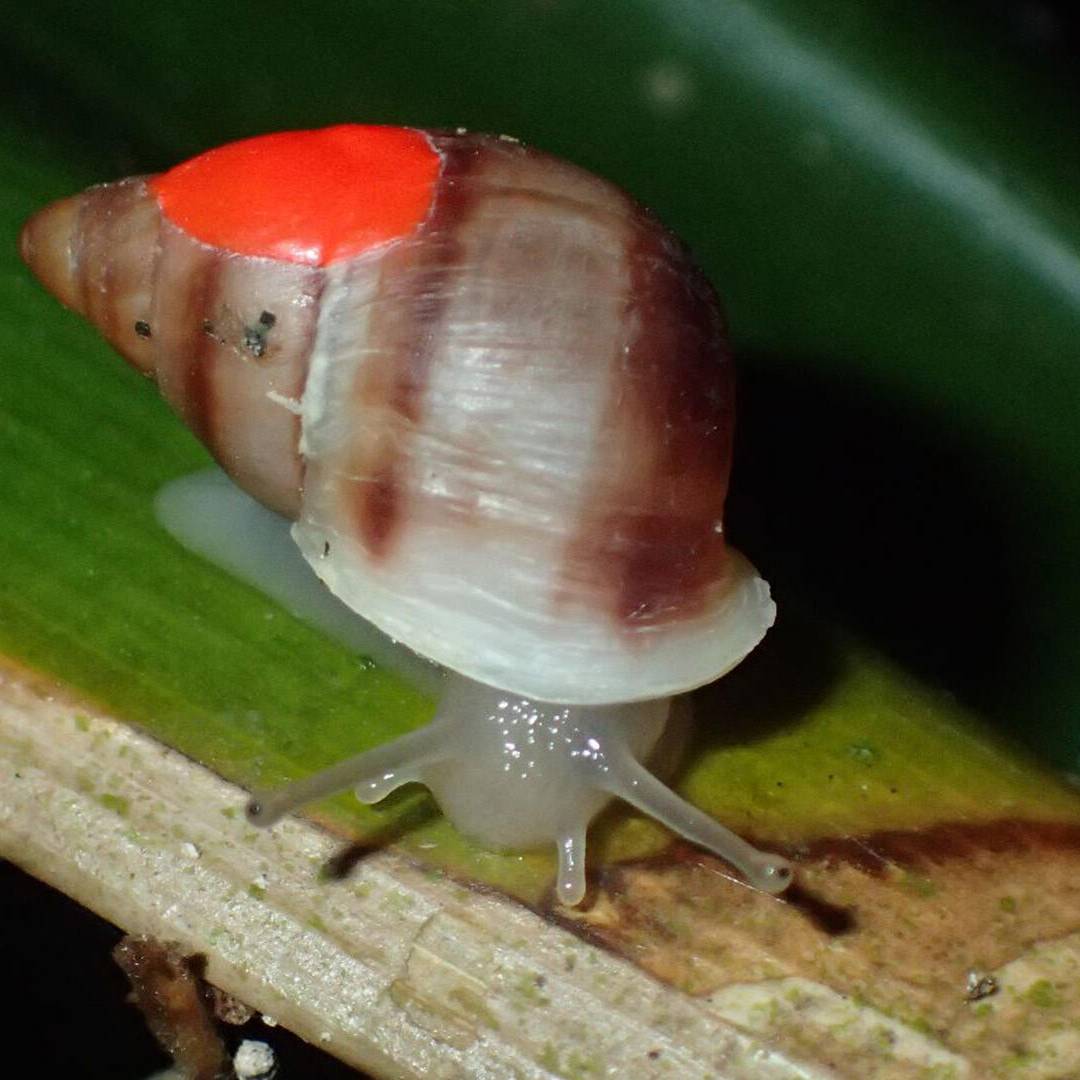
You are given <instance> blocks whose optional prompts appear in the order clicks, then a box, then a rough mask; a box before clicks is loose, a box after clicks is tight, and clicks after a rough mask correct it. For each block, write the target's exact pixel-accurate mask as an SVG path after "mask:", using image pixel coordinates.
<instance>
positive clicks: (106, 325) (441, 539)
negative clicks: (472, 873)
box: [21, 124, 792, 905]
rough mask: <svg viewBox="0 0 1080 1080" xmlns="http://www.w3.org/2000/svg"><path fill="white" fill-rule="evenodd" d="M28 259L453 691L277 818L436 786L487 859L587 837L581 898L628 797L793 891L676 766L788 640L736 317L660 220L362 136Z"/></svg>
mask: <svg viewBox="0 0 1080 1080" xmlns="http://www.w3.org/2000/svg"><path fill="white" fill-rule="evenodd" d="M21 248H22V254H23V258H24V259H25V261H26V262H27V264H28V265H29V267H30V268H31V270H32V271H33V272H34V273H35V275H36V276H37V277H38V278H39V279H40V281H41V282H42V283H43V284H44V285H45V287H46V288H47V289H48V290H49V291H51V292H52V293H53V294H54V295H55V296H56V297H57V298H58V299H59V300H60V301H62V302H63V303H64V304H65V305H67V306H68V307H70V308H73V309H75V310H76V311H77V312H79V313H80V314H82V315H83V316H85V317H86V318H88V319H89V320H90V321H91V322H92V323H93V324H94V325H95V326H96V327H97V328H98V329H99V330H100V331H101V333H102V334H103V335H104V336H105V337H106V338H107V340H108V341H109V342H110V343H111V344H112V345H113V346H114V347H115V348H116V349H117V350H118V351H119V352H120V353H121V354H122V355H123V356H124V358H125V359H126V360H128V361H129V362H130V363H131V364H133V365H134V366H135V367H136V368H137V369H139V370H140V371H142V372H144V373H146V374H147V375H150V376H152V377H153V378H154V379H155V380H156V381H157V384H158V386H159V387H160V389H161V392H162V393H163V395H164V396H165V398H166V399H167V401H168V402H169V403H170V405H171V406H172V407H173V409H174V410H175V411H176V412H177V413H178V414H179V415H180V417H181V418H182V419H183V420H184V421H185V422H186V423H187V425H188V426H189V427H190V428H191V429H192V431H193V432H194V433H195V434H196V435H197V436H198V437H199V438H200V439H201V440H202V441H203V442H204V443H205V445H206V446H207V447H208V449H209V450H210V452H211V454H212V455H213V456H214V457H215V458H216V460H217V461H218V463H219V464H220V465H221V467H222V468H223V469H224V470H225V472H226V473H227V474H228V476H229V477H230V478H231V480H232V481H233V482H234V483H235V484H236V485H237V486H238V487H239V488H241V489H243V491H245V492H247V493H248V494H249V495H250V496H251V497H253V498H254V499H255V500H257V501H258V502H259V503H260V504H262V505H263V506H264V507H267V508H269V510H271V511H274V512H275V513H276V514H279V515H282V516H283V517H284V518H287V519H289V520H291V521H292V522H293V524H292V526H291V535H292V537H293V539H294V540H295V543H296V545H297V546H298V548H299V551H300V553H301V554H302V556H303V558H304V560H306V562H307V563H308V564H309V565H310V566H311V568H312V569H313V570H314V572H315V574H316V575H317V577H318V579H319V580H321V581H322V583H323V584H324V585H325V586H326V587H328V589H329V591H330V592H331V593H332V594H333V595H334V596H335V597H337V598H338V599H339V600H340V601H342V602H343V603H344V604H346V605H347V606H348V607H349V608H350V609H352V610H353V611H355V612H357V613H359V615H361V616H363V617H364V618H366V619H368V620H370V622H372V623H374V624H375V626H377V627H378V628H380V629H381V630H383V631H384V632H385V633H386V634H388V635H389V636H390V637H391V638H394V639H396V640H398V641H400V642H402V643H404V644H405V645H407V646H408V647H409V648H410V649H412V650H414V651H415V652H416V653H418V654H420V655H421V656H422V657H425V658H427V659H429V660H431V661H434V662H435V663H437V664H439V665H441V666H442V668H444V669H445V671H446V676H445V678H444V679H443V690H442V694H441V700H440V702H439V705H438V710H437V712H436V715H435V718H434V719H433V720H432V721H431V722H430V723H429V724H428V725H427V726H425V727H423V728H420V729H419V730H417V731H414V732H412V733H410V734H408V735H405V736H403V737H401V738H399V739H397V740H394V741H392V742H390V743H388V744H386V745H384V746H380V747H376V748H375V749H372V750H368V751H366V752H365V753H363V754H360V755H359V756H358V757H356V758H354V759H352V760H350V761H346V762H343V763H341V764H339V765H336V766H333V767H331V768H330V769H328V770H326V771H325V772H324V773H320V774H318V775H316V776H313V777H311V778H308V779H305V780H301V781H299V782H297V783H295V784H292V785H289V786H287V787H285V788H284V789H281V790H279V791H277V792H273V793H270V794H266V795H258V796H256V797H255V798H254V799H253V801H252V804H251V806H250V807H249V816H250V818H251V819H252V820H253V821H255V822H256V823H259V824H272V823H273V822H274V821H276V820H278V819H279V818H280V817H281V816H283V815H284V814H285V813H287V812H289V811H291V810H293V809H295V808H297V807H299V806H300V805H302V804H304V803H306V802H308V801H311V800H314V799H317V798H321V797H323V796H326V795H328V794H331V793H333V792H335V791H339V790H344V789H346V788H349V787H353V788H355V790H356V793H357V795H358V796H359V798H360V799H361V800H363V801H365V802H375V801H378V800H379V799H381V798H383V797H384V796H385V795H386V794H388V793H389V792H390V791H392V790H394V789H395V788H396V787H398V786H400V785H402V784H405V783H408V782H411V781H420V782H422V783H424V784H426V785H427V786H428V787H429V789H431V791H432V793H433V794H434V796H435V798H436V801H437V802H438V803H439V805H440V807H441V809H442V810H443V811H444V813H446V814H447V816H448V817H449V818H450V820H451V821H452V822H453V823H454V824H455V825H456V826H457V827H458V828H459V829H460V830H461V831H462V832H463V833H464V834H466V835H469V836H471V837H473V838H474V839H476V840H477V841H479V842H480V843H483V844H485V845H487V846H489V847H497V848H507V849H523V848H531V847H537V846H541V845H544V844H549V843H552V842H554V843H555V844H556V846H557V851H558V862H559V870H558V879H557V896H558V898H559V899H560V900H561V901H562V902H564V903H566V904H570V905H573V904H577V903H579V902H580V901H581V899H582V897H583V895H584V893H585V887H586V879H585V833H586V828H587V826H588V823H589V821H590V820H591V819H592V818H593V817H594V816H595V815H596V813H597V812H598V811H599V810H600V809H601V808H602V807H603V806H604V805H605V804H606V803H607V802H608V801H609V800H610V799H611V798H612V797H617V798H620V799H623V800H625V801H627V802H629V803H630V804H632V805H633V806H635V807H637V808H638V809H640V810H641V811H643V812H644V813H646V814H648V815H651V816H652V817H654V818H656V819H657V820H659V821H660V822H662V823H663V824H665V825H666V826H668V827H669V828H671V829H672V830H673V831H675V832H677V833H679V834H681V835H682V836H684V837H686V838H687V839H689V840H691V841H692V842H694V843H696V844H699V845H701V846H702V847H705V848H707V849H709V850H711V851H713V852H715V853H716V854H718V855H720V856H721V857H723V858H724V859H726V860H728V861H729V862H730V863H732V864H733V865H734V866H735V867H736V868H737V869H738V870H739V871H740V872H741V873H742V874H743V876H744V877H745V878H746V879H747V881H748V882H749V883H750V884H751V885H753V886H755V887H757V888H759V889H762V890H765V891H768V892H772V893H779V892H781V891H782V890H783V889H784V888H786V886H787V885H788V884H789V883H790V881H791V879H792V869H791V866H790V864H789V863H788V862H787V861H786V860H785V859H783V858H781V857H780V856H778V855H774V854H771V853H768V852H763V851H759V850H757V849H755V848H754V847H752V846H750V845H749V844H748V843H746V842H745V841H743V840H742V839H741V838H739V837H737V836H736V835H734V834H733V833H732V832H730V831H729V830H727V829H726V828H724V827H723V826H722V825H720V824H719V823H718V822H717V821H715V820H714V819H712V818H711V817H709V816H708V815H706V814H704V813H703V812H701V811H700V810H698V809H696V808H695V807H693V806H692V805H690V804H689V803H687V802H685V801H684V800H682V799H681V798H680V797H679V796H678V795H676V794H675V793H674V792H672V791H671V790H669V789H668V788H667V787H666V786H665V785H664V784H663V783H661V782H660V781H659V780H658V779H657V778H656V777H654V776H653V775H652V773H650V772H649V771H648V770H647V768H646V767H645V764H643V763H644V762H646V761H647V760H648V758H649V756H650V754H651V752H652V751H653V748H654V747H655V746H656V744H657V742H658V740H659V739H660V736H661V734H662V732H663V730H664V727H665V724H666V723H667V721H668V718H669V715H670V713H671V700H672V697H673V696H675V695H680V694H682V693H684V692H686V691H688V690H691V689H693V688H694V687H697V686H700V685H702V684H704V683H707V682H711V681H712V680H714V679H716V678H718V677H719V676H721V675H723V674H724V673H725V672H727V671H728V670H729V669H731V668H732V667H733V666H734V665H735V664H737V663H738V662H739V661H740V660H741V659H742V658H743V657H744V656H745V655H746V654H747V653H749V652H750V651H751V650H752V649H753V648H754V647H755V645H756V644H757V643H758V642H759V641H760V640H761V638H762V637H763V635H764V634H765V632H766V631H767V629H768V628H769V626H770V625H771V624H772V621H773V618H774V606H773V603H772V600H771V599H770V596H769V589H768V586H767V585H766V584H765V582H764V581H762V580H761V578H760V577H759V576H758V575H757V573H756V571H755V570H754V569H753V567H752V566H751V565H750V564H749V562H748V561H747V560H746V559H745V558H743V557H742V556H741V555H740V554H739V553H738V552H737V551H735V550H734V549H733V548H731V547H730V546H728V545H727V543H726V540H725V537H724V531H723V507H724V499H725V495H726V491H727V484H728V473H729V467H730V456H731V435H732V424H733V387H732V364H731V359H730V354H729V350H728V346H727V342H726V334H725V328H724V323H723V319H722V316H721V314H720V308H719V304H718V301H717V299H716V296H715V293H714V292H713V290H712V288H711V286H710V285H709V284H708V282H707V281H706V279H705V278H704V276H703V275H702V274H701V272H700V271H699V270H698V269H697V268H696V267H695V266H694V264H693V263H692V261H691V260H690V258H689V256H688V255H687V253H686V251H685V249H684V248H683V246H682V245H681V244H680V243H679V242H678V241H677V240H676V239H675V238H674V237H673V236H672V235H671V234H670V233H669V232H668V231H667V230H666V229H664V228H663V226H661V225H660V224H659V223H658V222H657V221H656V220H655V219H654V218H653V217H652V216H651V215H650V214H649V213H648V212H647V211H645V210H644V209H643V208H642V207H640V206H639V205H638V204H637V203H635V202H634V201H633V200H632V199H631V198H630V197H629V196H627V195H626V194H625V193H623V192H622V191H621V190H619V189H618V188H616V187H615V186H614V185H612V184H610V183H608V182H606V181H604V180H602V179H600V178H598V177H596V176H594V175H592V174H591V173H588V172H586V171H585V170H582V169H580V168H577V167H575V166H573V165H571V164H568V163H567V162H564V161H562V160H559V159H557V158H555V157H552V156H549V155H547V154H544V153H541V152H539V151H536V150H533V149H531V148H527V147H525V146H524V145H522V144H521V143H520V142H518V141H517V140H514V139H510V138H507V137H505V136H499V137H495V136H486V135H477V134H472V133H467V132H464V131H461V130H458V131H456V132H438V131H423V130H419V129H412V128H402V127H385V126H366V125H353V124H346V125H339V126H335V127H330V128H325V129H320V130H314V131H293V132H282V133H275V134H269V135H262V136H257V137H254V138H250V139H245V140H242V141H240V142H235V143H231V144H228V145H225V146H223V147H220V148H218V149H216V150H211V151H208V152H206V153H204V154H201V155H199V156H197V157H195V158H193V159H191V160H189V161H187V162H185V163H183V164H181V165H178V166H176V167H174V168H172V169H170V170H168V171H166V172H164V173H162V174H159V175H156V176H152V177H134V178H130V179H125V180H120V181H117V182H115V183H110V184H104V185H101V186H97V187H92V188H89V189H88V190H86V191H85V192H83V193H82V194H79V195H75V196H73V197H71V198H67V199H63V200H60V201H58V202H56V203H53V204H51V205H49V206H47V207H45V208H44V209H43V210H41V211H39V212H38V213H37V214H36V215H35V216H34V217H32V218H31V219H30V220H29V221H28V222H27V224H26V225H25V227H24V229H23V233H22V237H21Z"/></svg>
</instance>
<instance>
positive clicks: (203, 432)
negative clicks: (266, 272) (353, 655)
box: [150, 220, 228, 468]
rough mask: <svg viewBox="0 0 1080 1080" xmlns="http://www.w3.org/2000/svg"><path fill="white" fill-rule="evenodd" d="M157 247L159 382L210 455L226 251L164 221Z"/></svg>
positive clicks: (155, 315)
mask: <svg viewBox="0 0 1080 1080" xmlns="http://www.w3.org/2000/svg"><path fill="white" fill-rule="evenodd" d="M160 249H161V255H160V259H159V262H158V267H157V275H156V280H155V283H154V302H153V309H152V314H151V318H150V325H151V327H153V331H154V337H153V339H152V340H153V341H154V342H155V353H156V358H157V378H158V383H159V385H160V386H161V392H162V394H164V396H165V398H166V400H167V401H168V402H169V404H170V405H172V407H173V408H174V409H175V410H176V411H177V412H178V413H179V414H180V416H181V417H182V418H183V420H184V422H185V423H186V424H187V425H188V427H189V428H191V430H192V431H193V432H194V433H195V434H196V435H197V436H198V437H199V439H200V440H201V441H202V442H203V443H205V444H206V446H207V447H208V448H209V450H210V451H211V453H213V452H214V451H215V445H214V442H215V436H214V432H215V409H216V402H215V396H214V387H213V371H212V368H213V364H214V360H215V355H216V349H215V347H214V346H215V344H216V341H215V339H214V337H213V332H214V331H213V325H214V317H215V314H216V311H217V281H218V276H219V274H220V272H221V266H222V262H223V260H224V259H225V258H226V257H227V254H226V253H225V252H222V251H219V250H217V249H215V248H210V247H207V246H206V245H205V244H199V243H197V242H196V241H194V240H192V239H191V238H190V237H189V236H187V234H186V233H184V232H182V231H181V230H179V229H177V228H176V227H175V226H174V225H172V224H171V223H170V222H168V221H164V220H163V221H162V225H161V234H160ZM226 468H228V466H227V465H226Z"/></svg>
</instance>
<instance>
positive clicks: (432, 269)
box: [344, 138, 483, 560]
mask: <svg viewBox="0 0 1080 1080" xmlns="http://www.w3.org/2000/svg"><path fill="white" fill-rule="evenodd" d="M433 141H434V142H435V145H436V148H437V149H438V150H439V151H440V153H441V154H442V157H443V165H442V170H441V172H440V176H439V180H438V182H437V186H436V194H435V200H434V204H433V206H432V209H431V213H430V215H429V217H428V218H427V220H426V221H425V222H424V224H423V225H422V226H421V227H420V229H419V230H418V231H417V233H416V234H415V235H414V236H412V237H410V238H408V239H406V240H404V241H402V242H400V243H399V244H398V245H397V246H396V247H395V248H393V249H391V250H390V251H388V252H387V253H386V254H385V255H384V256H383V257H382V270H381V273H380V281H381V282H386V283H389V284H388V286H387V288H386V289H385V290H384V291H383V292H382V293H381V295H380V296H379V299H378V302H377V303H376V304H375V305H374V306H373V308H372V312H371V322H370V325H369V333H368V343H367V348H369V349H370V350H371V352H372V354H373V355H374V356H375V357H377V360H376V362H373V363H370V364H366V365H364V367H363V369H362V370H361V373H360V376H359V378H358V379H357V383H356V386H355V388H354V393H355V394H356V398H357V401H358V403H359V404H360V405H361V406H363V407H364V408H365V409H380V410H385V411H386V413H387V414H388V415H387V417H386V421H385V422H384V423H382V424H380V425H379V430H378V431H377V432H372V433H371V436H370V437H369V438H367V439H366V440H364V441H363V442H362V443H361V444H360V445H359V446H358V453H357V454H356V456H355V457H354V459H353V462H352V464H353V466H354V469H355V472H356V473H359V474H360V475H363V476H364V477H365V480H364V482H363V483H354V481H353V480H352V479H351V478H346V479H345V481H344V482H345V483H346V484H347V485H348V492H347V494H346V498H347V499H349V500H350V501H351V505H352V515H353V520H354V523H355V525H356V532H357V536H358V538H359V540H360V541H361V543H362V544H363V546H364V549H365V550H366V551H367V553H368V554H369V555H370V556H371V557H372V558H373V559H376V560H381V559H384V558H386V557H387V556H388V555H389V554H390V552H391V551H392V550H393V546H394V542H395V540H396V539H397V537H398V536H399V534H400V530H401V527H402V524H403V520H404V507H403V504H404V502H405V499H406V491H405V486H406V481H405V478H404V475H403V470H404V467H405V464H406V462H407V460H408V457H409V453H408V443H409V441H410V439H411V438H412V437H413V435H414V433H415V431H416V429H417V427H418V425H419V424H420V423H421V420H422V417H421V401H422V398H423V395H424V390H425V387H426V386H427V382H428V376H429V371H430V367H431V362H432V357H433V354H434V351H435V349H436V346H437V343H438V339H439V332H440V320H441V318H442V316H443V313H444V311H445V308H446V303H447V299H448V296H449V291H448V290H449V289H450V288H451V287H452V281H451V279H452V277H453V275H455V274H457V273H461V272H462V269H463V268H462V267H461V260H460V258H459V257H458V256H459V246H460V245H459V242H458V238H457V229H458V227H459V225H460V223H461V222H462V220H463V219H464V218H465V216H466V215H467V214H468V210H469V205H470V203H471V201H472V199H473V197H474V192H473V191H472V190H470V189H469V187H468V185H467V184H465V183H463V182H462V181H463V180H465V178H466V177H467V175H468V173H469V172H470V170H471V169H472V168H473V167H474V166H475V165H476V163H477V161H478V158H479V155H480V154H481V153H482V149H483V141H482V140H473V139H456V140H450V139H443V140H440V139H437V138H436V139H435V140H433ZM346 287H347V286H346Z"/></svg>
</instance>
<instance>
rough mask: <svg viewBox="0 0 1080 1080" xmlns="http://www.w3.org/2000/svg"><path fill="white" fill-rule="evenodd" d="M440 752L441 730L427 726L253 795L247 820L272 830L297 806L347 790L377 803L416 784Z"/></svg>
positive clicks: (441, 749)
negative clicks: (280, 786)
mask: <svg viewBox="0 0 1080 1080" xmlns="http://www.w3.org/2000/svg"><path fill="white" fill-rule="evenodd" d="M445 749H446V747H445V732H444V730H443V729H442V726H441V725H439V724H438V723H437V722H436V723H431V724H428V725H426V726H425V727H422V728H419V729H418V730H416V731H410V732H409V733H408V734H407V735H402V736H401V737H400V738H397V739H393V740H392V741H391V742H388V743H384V744H383V745H382V746H376V747H374V748H373V749H371V750H365V751H364V752H363V753H362V754H357V755H355V756H354V757H351V758H348V759H346V760H345V761H341V762H339V763H338V764H336V765H332V766H330V768H328V769H324V770H323V771H322V772H318V773H315V774H314V775H313V776H307V777H304V779H303V780H297V781H296V782H295V783H292V784H286V785H285V787H282V788H278V789H277V790H275V791H271V792H266V793H262V794H256V795H254V796H253V797H252V799H251V801H250V802H249V803H248V807H247V816H248V820H249V821H250V822H251V823H252V824H253V825H261V826H266V825H273V824H274V823H275V822H277V821H280V820H281V818H283V817H284V816H285V815H286V814H289V813H292V812H293V811H294V810H297V809H299V808H300V807H301V806H306V805H307V804H308V803H312V802H316V801H317V800H319V799H325V798H328V797H329V796H331V795H336V794H337V793H338V792H340V791H346V790H348V789H349V788H354V789H355V790H356V796H357V798H358V799H359V800H360V801H361V802H364V803H376V802H379V800H380V799H384V798H385V797H386V796H387V795H389V794H390V792H391V791H394V790H396V789H397V788H399V787H402V786H403V785H405V784H409V783H412V782H413V781H415V780H420V779H421V778H422V777H421V771H422V769H423V768H424V766H425V765H430V764H433V763H435V762H436V761H438V760H439V758H440V757H441V756H442V754H443V753H444V752H445Z"/></svg>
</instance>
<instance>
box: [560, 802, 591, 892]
mask: <svg viewBox="0 0 1080 1080" xmlns="http://www.w3.org/2000/svg"><path fill="white" fill-rule="evenodd" d="M557 847H558V853H559V872H558V876H557V877H556V879H555V893H556V896H557V897H558V899H559V902H560V903H561V904H565V905H566V906H567V907H577V905H578V904H580V903H581V901H582V900H583V899H584V898H585V851H586V844H585V826H584V825H582V824H581V823H580V822H578V823H576V824H574V825H573V826H572V827H571V828H569V829H567V830H566V832H565V833H563V834H562V835H561V836H560V837H559V838H558V842H557Z"/></svg>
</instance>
